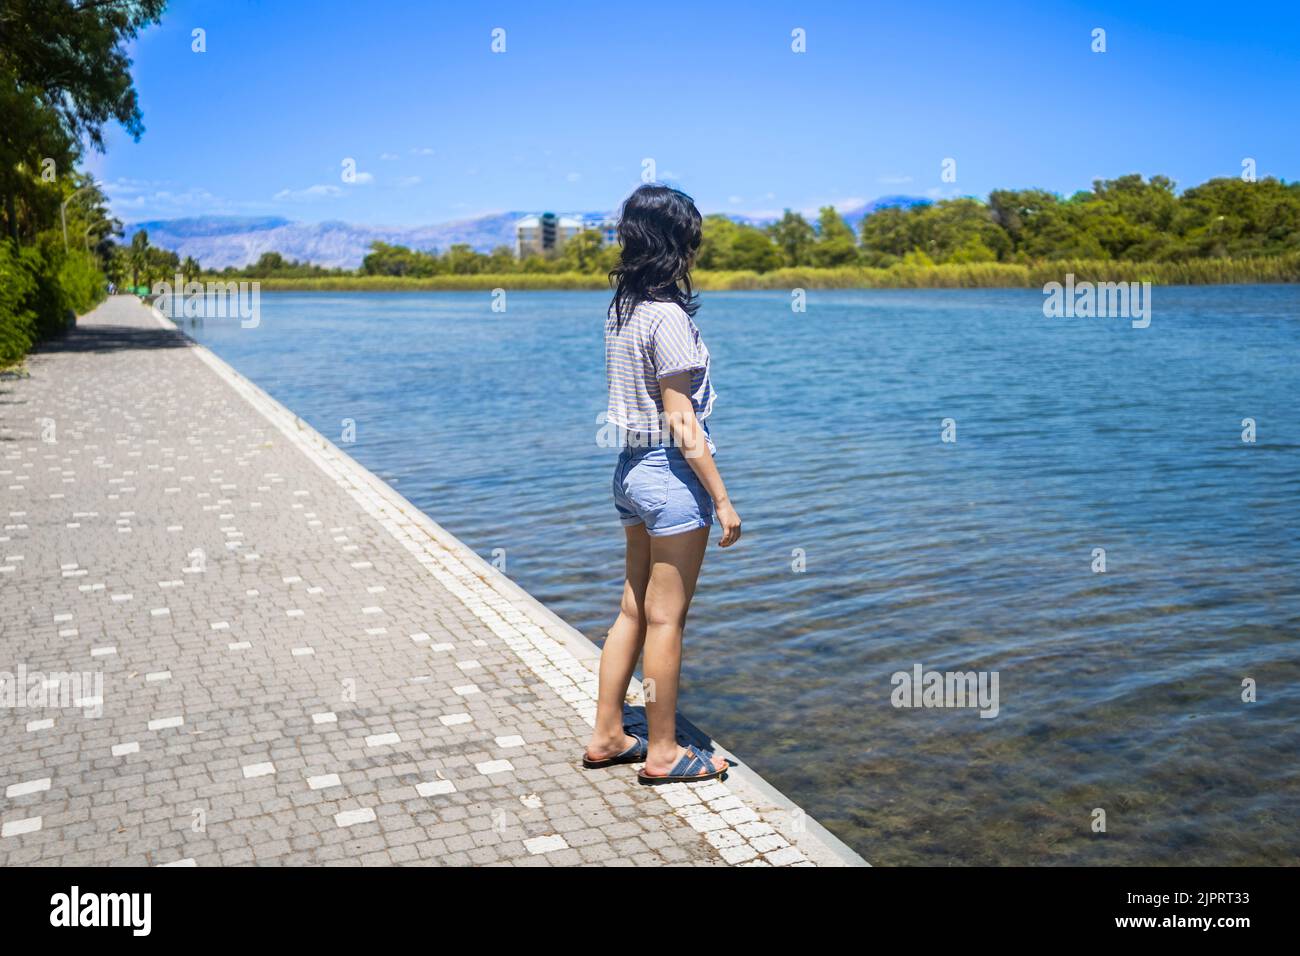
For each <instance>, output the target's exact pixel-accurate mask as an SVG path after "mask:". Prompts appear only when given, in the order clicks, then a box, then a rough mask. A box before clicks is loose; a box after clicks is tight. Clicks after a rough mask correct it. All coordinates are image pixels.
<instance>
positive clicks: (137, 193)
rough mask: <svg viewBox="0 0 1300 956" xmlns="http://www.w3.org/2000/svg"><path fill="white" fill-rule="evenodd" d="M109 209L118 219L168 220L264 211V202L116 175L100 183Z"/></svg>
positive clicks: (161, 181) (200, 188)
mask: <svg viewBox="0 0 1300 956" xmlns="http://www.w3.org/2000/svg"><path fill="white" fill-rule="evenodd" d="M102 185H103V188H104V195H105V196H107V197H108V205H109V209H111V210H112V212H113V214H114V215H115V216H117V218H119V219H123V220H128V221H136V222H139V221H141V220H144V219H171V218H178V217H182V216H194V215H215V214H221V213H239V212H253V211H261V210H265V209H267V207H268V204H267V203H266V202H263V201H235V200H230V199H226V198H225V197H222V196H217V195H214V194H213V193H211V192H209V191H208V190H207V189H204V188H203V187H201V186H189V187H184V188H179V187H177V186H176V184H174V183H172V182H170V181H167V180H149V179H131V178H128V177H124V176H119V177H118V178H116V179H112V180H106V181H104V182H103V183H102Z"/></svg>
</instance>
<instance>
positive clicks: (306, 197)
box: [272, 174, 360, 202]
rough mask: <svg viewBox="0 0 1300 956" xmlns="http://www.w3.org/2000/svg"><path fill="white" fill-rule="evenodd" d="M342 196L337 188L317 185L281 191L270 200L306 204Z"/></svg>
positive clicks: (341, 191) (341, 192) (340, 190)
mask: <svg viewBox="0 0 1300 956" xmlns="http://www.w3.org/2000/svg"><path fill="white" fill-rule="evenodd" d="M358 175H360V174H358ZM342 195H343V190H342V189H340V188H339V187H338V186H324V185H320V184H317V185H315V186H308V187H307V188H306V189H281V190H280V191H279V192H278V193H276V194H275V196H273V197H272V198H273V199H277V200H280V201H282V202H284V201H288V202H307V201H310V200H313V199H333V198H335V197H338V196H342Z"/></svg>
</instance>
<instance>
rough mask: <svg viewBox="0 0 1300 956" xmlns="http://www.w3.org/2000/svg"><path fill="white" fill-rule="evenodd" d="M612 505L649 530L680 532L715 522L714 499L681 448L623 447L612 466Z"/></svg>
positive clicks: (621, 518)
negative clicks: (615, 464)
mask: <svg viewBox="0 0 1300 956" xmlns="http://www.w3.org/2000/svg"><path fill="white" fill-rule="evenodd" d="M614 507H615V508H616V509H618V520H619V521H621V522H622V523H623V524H624V525H634V524H644V525H645V529H646V531H647V532H648V533H649V534H652V535H656V536H658V535H666V534H681V533H682V532H683V531H694V530H695V529H696V528H707V527H709V525H711V524H713V499H712V498H710V497H709V493H708V492H707V491H705V490H704V486H703V485H702V484H700V479H699V478H697V477H696V476H695V472H694V471H693V470H692V469H691V464H690V462H688V461H687V460H686V456H685V455H683V454H682V450H681V449H680V448H674V447H670V446H666V445H652V446H650V447H647V448H638V447H633V446H626V447H624V449H623V450H622V452H620V453H619V456H618V466H617V467H616V468H615V469H614Z"/></svg>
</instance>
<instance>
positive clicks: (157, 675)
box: [144, 671, 172, 684]
mask: <svg viewBox="0 0 1300 956" xmlns="http://www.w3.org/2000/svg"><path fill="white" fill-rule="evenodd" d="M144 679H145V681H146V682H147V683H150V684H152V683H155V682H157V681H160V680H171V679H172V672H171V671H154V672H153V673H152V674H145V675H144Z"/></svg>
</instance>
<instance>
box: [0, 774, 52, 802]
mask: <svg viewBox="0 0 1300 956" xmlns="http://www.w3.org/2000/svg"><path fill="white" fill-rule="evenodd" d="M48 789H50V778H49V777H42V778H41V779H40V780H29V781H28V782H27V783H15V784H10V786H9V788H8V789H7V790H5V796H6V797H8V798H10V799H13V798H14V797H25V796H27V795H28V794H29V793H42V792H44V791H46V790H48Z"/></svg>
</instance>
